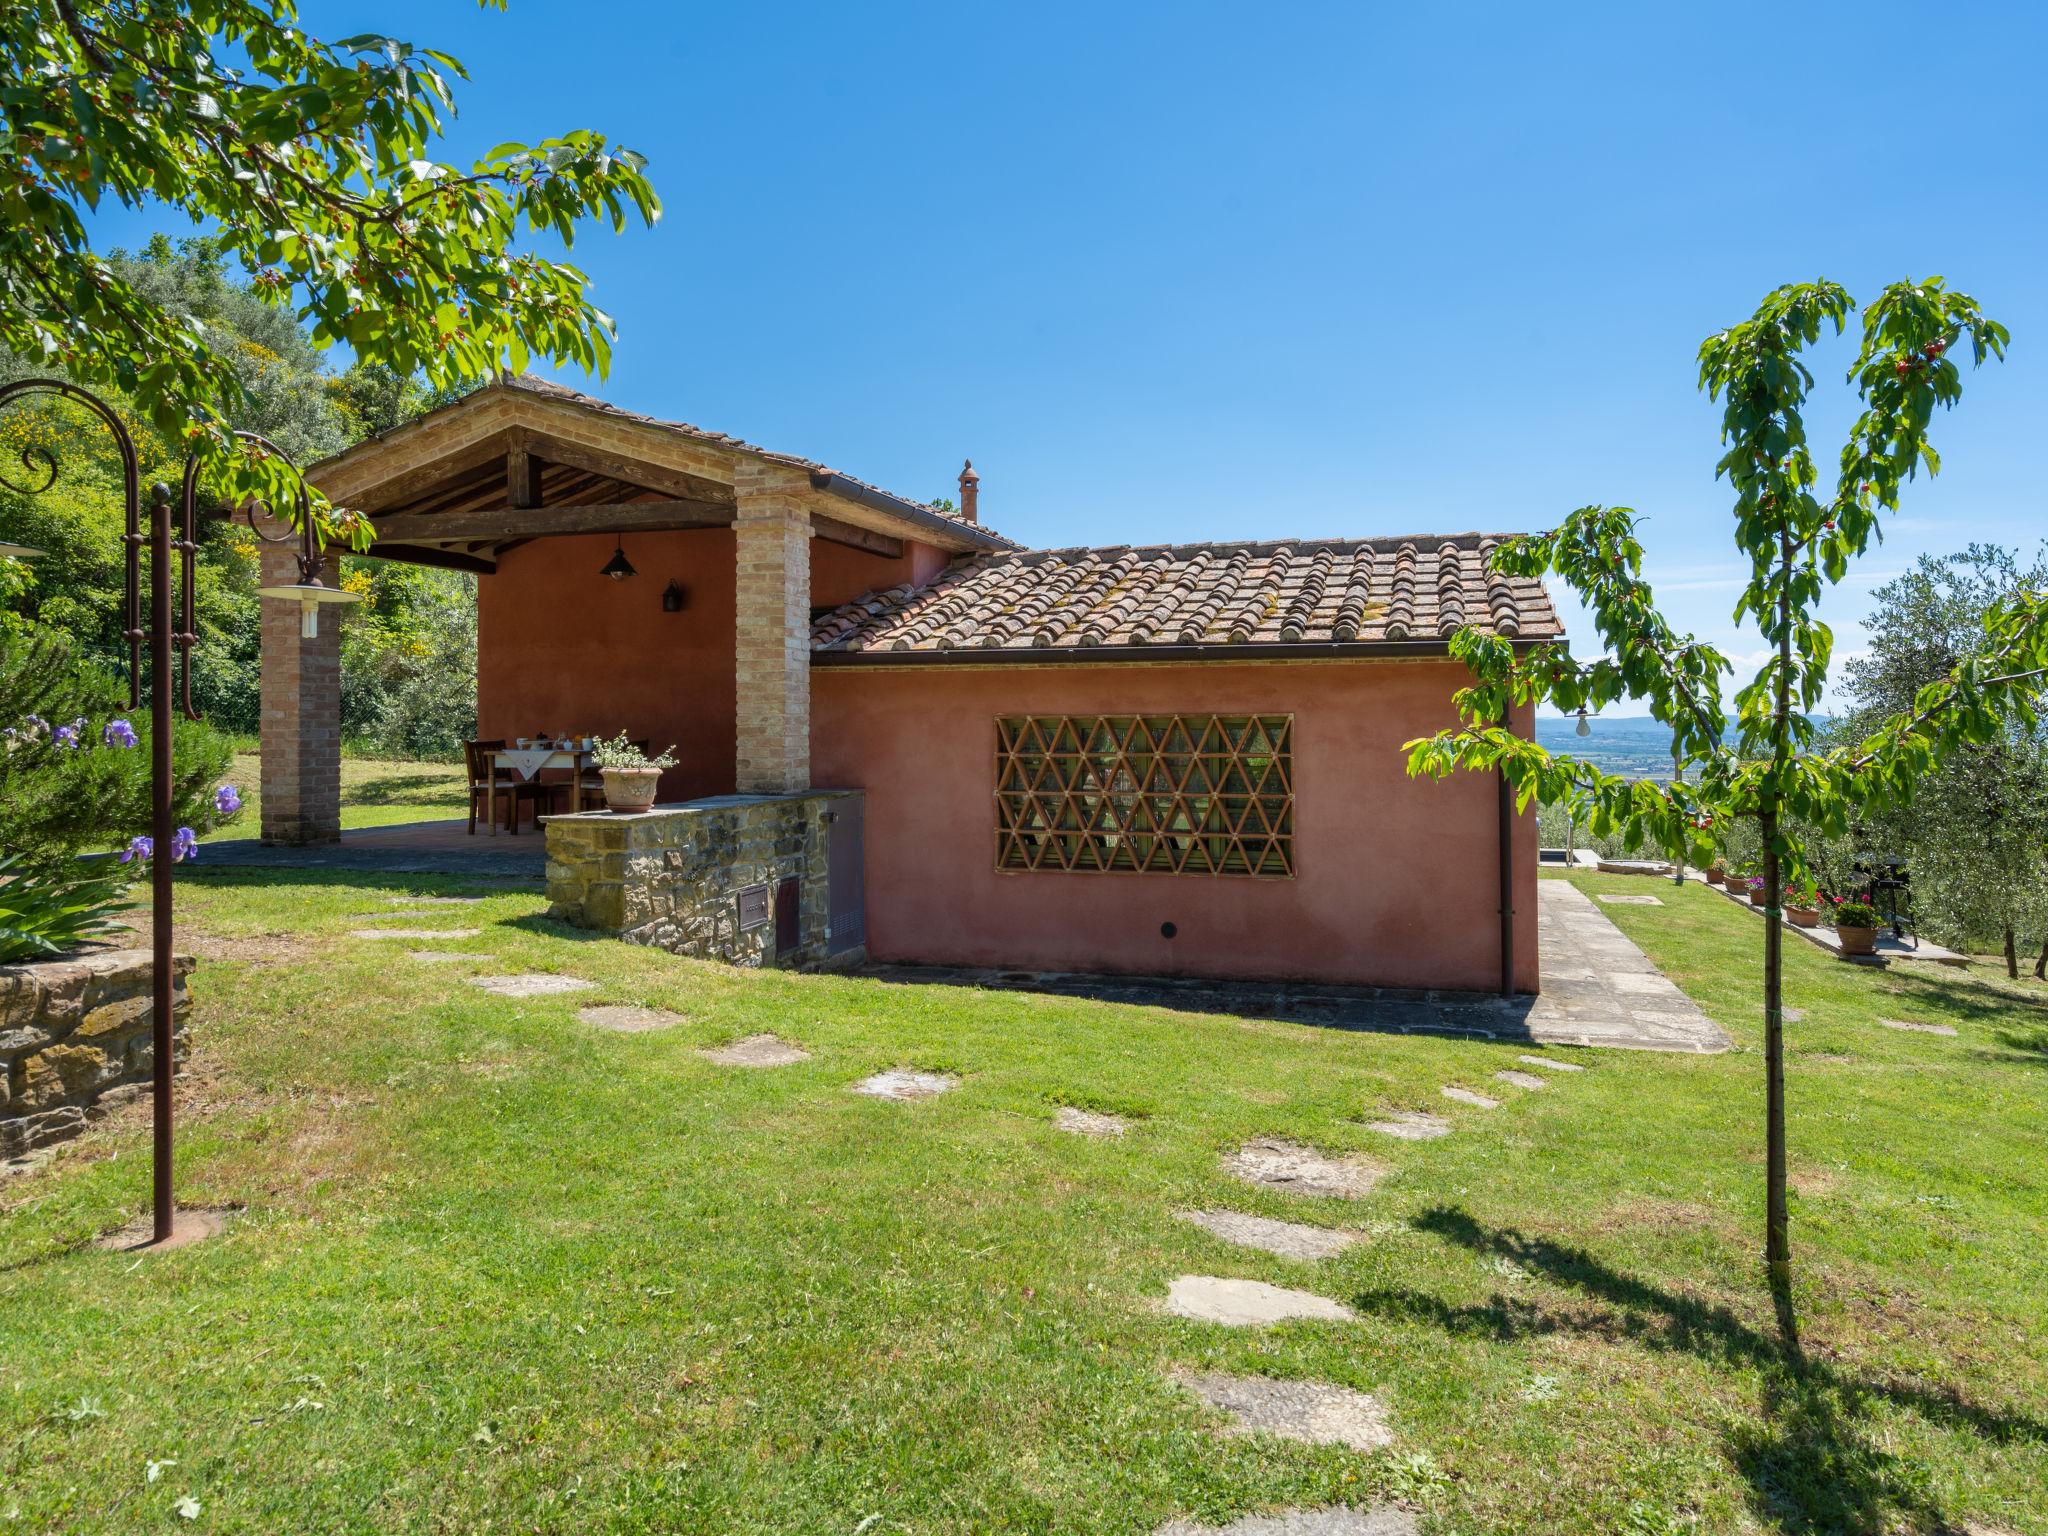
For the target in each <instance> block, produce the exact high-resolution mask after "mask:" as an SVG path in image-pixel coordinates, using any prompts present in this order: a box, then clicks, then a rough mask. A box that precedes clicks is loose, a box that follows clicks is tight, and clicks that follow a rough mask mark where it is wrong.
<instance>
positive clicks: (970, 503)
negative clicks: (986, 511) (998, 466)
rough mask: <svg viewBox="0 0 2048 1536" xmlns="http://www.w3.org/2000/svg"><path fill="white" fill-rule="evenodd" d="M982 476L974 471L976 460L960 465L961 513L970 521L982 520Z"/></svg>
mask: <svg viewBox="0 0 2048 1536" xmlns="http://www.w3.org/2000/svg"><path fill="white" fill-rule="evenodd" d="M980 499H981V476H979V475H977V474H976V473H975V472H974V460H972V459H969V460H968V461H967V462H966V463H965V464H962V465H961V466H960V515H961V516H962V517H964V518H966V519H967V521H968V522H970V523H978V522H980V521H981V509H980V507H979V506H978V505H976V503H977V502H979V501H980Z"/></svg>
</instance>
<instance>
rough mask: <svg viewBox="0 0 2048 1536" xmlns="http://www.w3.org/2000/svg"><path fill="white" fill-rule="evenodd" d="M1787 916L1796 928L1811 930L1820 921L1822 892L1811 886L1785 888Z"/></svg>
mask: <svg viewBox="0 0 2048 1536" xmlns="http://www.w3.org/2000/svg"><path fill="white" fill-rule="evenodd" d="M1785 916H1786V918H1787V919H1788V920H1789V921H1790V922H1791V924H1792V926H1793V927H1795V928H1811V927H1813V925H1814V924H1816V923H1818V922H1819V921H1820V892H1819V891H1818V890H1817V889H1816V888H1815V887H1814V886H1811V885H1806V886H1790V885H1788V886H1786V887H1785Z"/></svg>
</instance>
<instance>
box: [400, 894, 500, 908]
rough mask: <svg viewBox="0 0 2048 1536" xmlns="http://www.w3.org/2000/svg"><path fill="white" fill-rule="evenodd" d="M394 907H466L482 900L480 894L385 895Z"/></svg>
mask: <svg viewBox="0 0 2048 1536" xmlns="http://www.w3.org/2000/svg"><path fill="white" fill-rule="evenodd" d="M384 899H385V900H386V901H388V902H390V903H391V905H392V906H394V907H467V906H471V905H474V904H475V903H476V902H479V901H482V900H483V897H481V896H386V897H385V898H384Z"/></svg>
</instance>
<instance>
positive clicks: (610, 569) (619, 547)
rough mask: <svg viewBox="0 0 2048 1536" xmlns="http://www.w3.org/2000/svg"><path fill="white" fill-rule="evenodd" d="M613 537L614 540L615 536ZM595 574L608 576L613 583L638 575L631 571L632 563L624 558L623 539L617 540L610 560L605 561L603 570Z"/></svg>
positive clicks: (636, 572) (624, 546) (624, 547)
mask: <svg viewBox="0 0 2048 1536" xmlns="http://www.w3.org/2000/svg"><path fill="white" fill-rule="evenodd" d="M614 537H615V538H616V536H614ZM597 574H598V575H600V576H609V577H611V579H612V580H613V581H624V580H625V579H626V578H627V577H628V576H637V575H639V574H640V573H639V572H638V571H636V570H634V569H633V562H632V561H630V560H628V559H627V558H626V545H625V541H624V540H623V539H619V540H617V544H616V547H615V548H614V549H613V550H612V557H611V559H609V560H607V561H605V563H604V569H603V570H601V571H599V572H598V573H597Z"/></svg>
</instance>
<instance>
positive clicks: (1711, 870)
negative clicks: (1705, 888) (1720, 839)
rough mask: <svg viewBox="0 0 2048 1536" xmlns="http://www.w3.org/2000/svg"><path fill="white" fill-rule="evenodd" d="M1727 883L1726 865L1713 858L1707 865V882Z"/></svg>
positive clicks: (1714, 883)
mask: <svg viewBox="0 0 2048 1536" xmlns="http://www.w3.org/2000/svg"><path fill="white" fill-rule="evenodd" d="M1727 883H1728V866H1727V865H1726V864H1723V863H1722V862H1721V861H1720V860H1719V859H1716V860H1714V862H1713V863H1711V864H1709V865H1708V866H1707V884H1709V885H1726V884H1727Z"/></svg>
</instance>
